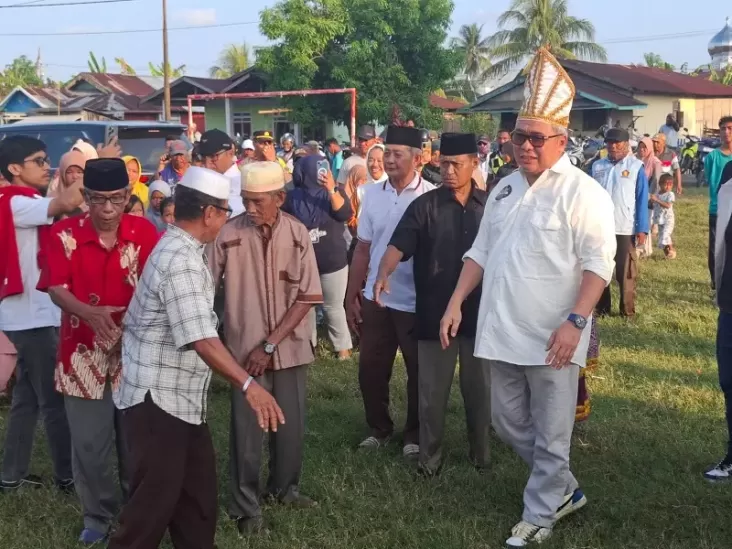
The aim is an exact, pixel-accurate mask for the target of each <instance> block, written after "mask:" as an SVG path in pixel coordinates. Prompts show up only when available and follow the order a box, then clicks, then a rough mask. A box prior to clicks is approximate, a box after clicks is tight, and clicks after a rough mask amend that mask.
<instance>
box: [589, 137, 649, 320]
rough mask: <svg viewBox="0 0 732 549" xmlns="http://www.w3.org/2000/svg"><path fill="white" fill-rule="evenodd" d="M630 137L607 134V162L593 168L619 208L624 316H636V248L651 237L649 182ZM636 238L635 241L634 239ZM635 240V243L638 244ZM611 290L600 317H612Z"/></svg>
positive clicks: (600, 306) (618, 264)
mask: <svg viewBox="0 0 732 549" xmlns="http://www.w3.org/2000/svg"><path fill="white" fill-rule="evenodd" d="M629 141H630V135H629V134H628V132H627V130H624V129H622V128H611V129H609V130H608V131H607V132H606V133H605V144H606V145H607V158H603V159H602V160H598V161H597V162H595V163H594V164H593V165H592V177H594V178H595V180H596V181H597V182H598V183H600V185H602V186H603V187H604V188H605V190H606V191H607V192H608V193H610V196H611V197H612V199H613V204H614V205H615V235H616V238H617V242H618V248H617V253H616V255H615V279H616V280H617V281H618V285H619V286H620V314H621V315H622V316H625V317H633V316H635V280H636V277H637V276H638V265H637V262H638V254H637V252H636V250H635V247H636V246H643V245H644V244H645V242H646V238H647V236H648V228H649V223H648V178H647V177H646V171H645V169H644V167H643V162H641V161H640V160H638V159H637V158H636V157H635V156H633V154H632V153H631V152H630V144H629ZM634 237H635V239H634ZM634 240H635V241H634ZM611 308H612V302H611V298H610V287H609V286H608V287H607V288H606V289H605V292H604V293H603V294H602V297H601V298H600V301H599V302H598V304H597V314H598V315H607V314H610V309H611Z"/></svg>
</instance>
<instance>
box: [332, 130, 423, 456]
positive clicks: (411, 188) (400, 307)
mask: <svg viewBox="0 0 732 549" xmlns="http://www.w3.org/2000/svg"><path fill="white" fill-rule="evenodd" d="M421 145H422V141H421V137H420V132H419V130H417V129H415V128H408V127H397V126H390V127H389V128H388V130H387V134H386V150H385V152H384V167H385V169H386V172H387V174H388V175H389V179H388V180H386V181H385V182H384V183H379V184H373V185H368V186H367V189H366V191H365V193H364V196H363V200H362V202H361V214H360V216H359V223H358V243H357V244H356V249H355V250H354V253H353V260H352V262H351V270H350V277H349V281H348V290H347V292H346V315H347V317H348V322H349V325H350V326H351V328H352V329H353V330H354V331H356V332H357V333H360V336H361V353H360V356H359V364H358V369H359V374H358V377H359V384H360V386H361V395H362V397H363V403H364V408H365V411H366V423H367V424H368V426H369V429H370V434H369V436H368V437H367V438H366V439H365V440H364V441H363V442H361V444H360V447H361V448H380V447H382V446H384V445H385V444H387V443H388V442H389V440H390V438H391V436H392V434H393V432H394V423H393V422H392V419H391V415H390V414H389V380H390V379H391V372H392V368H393V367H394V359H395V358H396V353H397V349H401V351H402V356H403V357H404V364H405V366H406V368H407V420H406V424H405V426H404V433H403V435H404V446H403V455H404V457H405V458H407V459H417V458H418V457H419V408H418V404H419V403H418V394H417V387H418V380H417V371H418V368H417V364H418V361H417V336H416V329H415V326H416V321H415V306H416V294H415V287H414V274H413V265H412V260H411V259H410V260H409V261H405V262H403V263H401V264H400V265H399V267H397V268H396V270H395V271H394V273H393V274H392V275H391V279H390V288H391V289H390V292H389V293H388V294H384V295H382V297H381V301H382V302H383V304H384V305H385V306H384V307H380V306H379V305H377V304H376V302H375V300H374V294H373V288H374V282H376V275H377V274H378V269H379V263H380V262H381V258H382V256H383V255H384V252H385V251H386V248H387V246H388V245H389V241H390V240H391V237H392V233H393V232H394V229H395V228H396V226H397V224H398V223H399V221H400V219H401V218H402V214H403V213H404V211H405V210H406V209H407V206H409V204H411V203H412V201H413V200H414V199H416V198H417V197H419V196H422V195H423V194H424V193H426V192H428V191H431V190H432V189H434V186H433V185H432V184H431V183H428V182H427V181H425V180H424V179H422V177H421V176H420V175H419V173H418V171H417V170H418V169H419V167H420V166H421V164H422V148H421ZM344 165H345V164H344ZM367 276H368V280H367ZM364 283H366V287H365V289H364V290H363V299H361V290H362V288H364ZM362 301H363V304H362Z"/></svg>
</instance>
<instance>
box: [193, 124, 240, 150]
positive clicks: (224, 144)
mask: <svg viewBox="0 0 732 549" xmlns="http://www.w3.org/2000/svg"><path fill="white" fill-rule="evenodd" d="M233 148H234V141H233V140H232V139H231V137H229V136H228V135H227V134H226V132H222V131H221V130H208V131H207V132H204V134H203V135H202V136H201V141H200V145H199V147H198V154H200V155H201V156H214V155H215V154H217V153H220V152H221V151H230V150H231V149H233Z"/></svg>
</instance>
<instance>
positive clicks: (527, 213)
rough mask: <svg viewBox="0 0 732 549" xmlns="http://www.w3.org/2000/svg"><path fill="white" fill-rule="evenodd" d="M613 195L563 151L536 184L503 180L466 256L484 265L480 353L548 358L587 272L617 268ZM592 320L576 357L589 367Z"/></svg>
mask: <svg viewBox="0 0 732 549" xmlns="http://www.w3.org/2000/svg"><path fill="white" fill-rule="evenodd" d="M615 249H616V239H615V221H614V207H613V202H612V199H611V198H610V195H609V194H608V193H607V191H605V189H603V188H602V187H601V186H600V185H598V184H597V183H596V182H595V181H594V180H593V179H592V178H591V177H589V176H588V175H586V174H585V173H584V172H582V171H581V170H579V169H577V168H575V167H574V166H572V164H571V163H570V161H569V159H568V158H567V156H566V155H564V156H563V157H562V158H561V159H560V160H559V161H558V162H557V163H556V164H555V165H554V166H553V167H552V168H551V169H549V170H547V171H546V172H544V173H543V174H542V175H541V177H539V179H538V180H537V181H536V182H535V183H534V184H533V185H531V186H529V184H528V182H527V181H526V178H525V177H524V175H523V173H521V171H516V172H514V173H513V174H511V175H509V176H508V177H506V178H504V179H501V181H500V183H499V184H498V185H497V186H496V188H495V189H494V190H493V191H492V192H491V194H490V196H489V197H488V201H487V202H486V206H485V213H484V214H483V219H482V220H481V224H480V229H479V231H478V236H477V237H476V239H475V242H474V243H473V247H472V248H471V249H470V250H468V252H467V253H466V254H465V257H466V258H470V259H472V260H473V261H475V262H476V263H477V264H478V265H480V266H481V267H482V268H483V269H484V273H483V293H482V296H481V301H480V311H479V313H478V330H477V334H476V341H475V356H477V357H479V358H484V359H488V360H498V361H502V362H508V363H510V364H518V365H522V366H539V365H543V364H544V363H545V361H546V357H547V351H546V346H547V343H548V341H549V338H550V337H551V334H552V332H554V330H556V329H557V328H559V326H561V325H562V323H563V322H564V321H566V320H567V317H568V316H569V314H570V313H571V312H572V309H573V308H574V306H575V304H576V301H577V297H578V296H579V290H580V284H581V282H582V274H583V272H584V271H590V272H593V273H595V274H596V275H598V276H599V277H600V278H602V279H603V280H605V281H606V282H609V281H610V279H611V277H612V274H613V269H614V267H615V259H614V258H615ZM589 340H590V323H588V324H587V327H586V328H585V330H584V331H583V333H582V336H581V338H580V343H579V345H578V346H577V350H576V351H575V354H574V357H573V358H572V362H573V363H575V364H578V365H579V366H584V365H585V362H586V360H587V348H588V345H589Z"/></svg>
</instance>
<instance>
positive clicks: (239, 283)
mask: <svg viewBox="0 0 732 549" xmlns="http://www.w3.org/2000/svg"><path fill="white" fill-rule="evenodd" d="M284 186H285V177H284V173H283V171H282V169H281V168H280V167H279V166H278V165H277V164H276V163H274V162H252V163H250V164H247V165H246V166H245V167H244V168H243V169H242V187H241V188H242V197H243V199H244V205H245V207H246V215H241V216H239V217H236V218H234V219H232V220H231V221H230V222H229V223H227V224H226V225H225V226H224V228H223V229H222V231H221V233H220V235H219V237H218V239H217V240H216V242H215V244H214V245H212V246H210V247H209V249H208V250H207V255H208V258H209V263H210V265H211V271H212V274H213V279H214V286H215V287H217V288H219V283H220V282H221V279H222V277H223V290H224V335H225V338H226V342H227V345H228V347H229V349H230V350H231V353H232V354H233V355H234V357H235V358H236V360H237V362H239V364H241V365H242V366H243V367H244V369H245V370H246V371H247V372H249V373H250V374H251V375H252V376H254V377H255V378H256V380H257V382H258V383H259V384H260V385H262V386H263V387H265V388H266V389H267V390H269V391H271V392H272V393H273V395H274V396H275V398H276V399H277V400H278V402H279V403H280V405H281V407H282V410H283V412H284V414H285V415H286V417H287V423H286V424H284V425H282V426H281V427H280V428H279V430H278V431H277V433H276V434H274V435H273V436H271V437H270V439H269V453H270V471H269V480H268V482H267V488H266V491H265V494H264V495H265V496H268V497H272V498H275V499H276V500H278V501H279V502H281V503H285V504H290V505H294V506H297V507H312V506H313V505H315V502H313V501H312V500H311V499H309V498H307V497H305V496H303V495H301V494H300V493H299V489H298V484H299V481H300V471H301V469H302V449H303V438H304V434H305V392H306V390H305V382H306V378H307V364H309V363H311V362H312V361H313V360H314V355H313V349H312V346H311V344H310V339H311V336H312V329H313V328H312V325H311V324H310V323H311V320H310V318H311V317H310V316H309V315H308V312H309V311H310V309H311V308H312V307H313V306H314V305H316V304H318V303H322V302H323V292H322V290H321V287H320V277H319V275H318V267H317V264H316V262H315V253H314V252H313V245H312V242H311V240H310V235H309V233H308V230H307V229H306V228H305V226H304V225H303V224H302V223H300V222H299V221H298V220H297V219H295V218H294V217H292V216H290V215H288V214H286V213H284V212H280V207H281V206H282V204H283V203H284V200H285V192H284V190H283V189H284ZM231 402H232V405H231V415H232V421H231V448H230V471H231V474H230V477H231V480H230V482H231V496H232V499H231V503H230V505H229V514H230V515H231V516H233V517H236V519H237V526H238V528H239V531H240V532H241V533H242V534H251V533H257V532H260V531H262V530H264V529H265V528H266V525H265V522H264V520H263V518H262V511H261V508H260V506H259V497H260V493H259V471H260V465H261V456H262V432H261V429H259V427H258V425H257V421H256V417H255V416H254V414H253V413H252V411H251V410H250V409H249V408H248V407H247V406H246V402H245V400H244V398H243V396H242V395H240V394H239V392H237V391H234V392H233V393H232V400H231Z"/></svg>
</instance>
